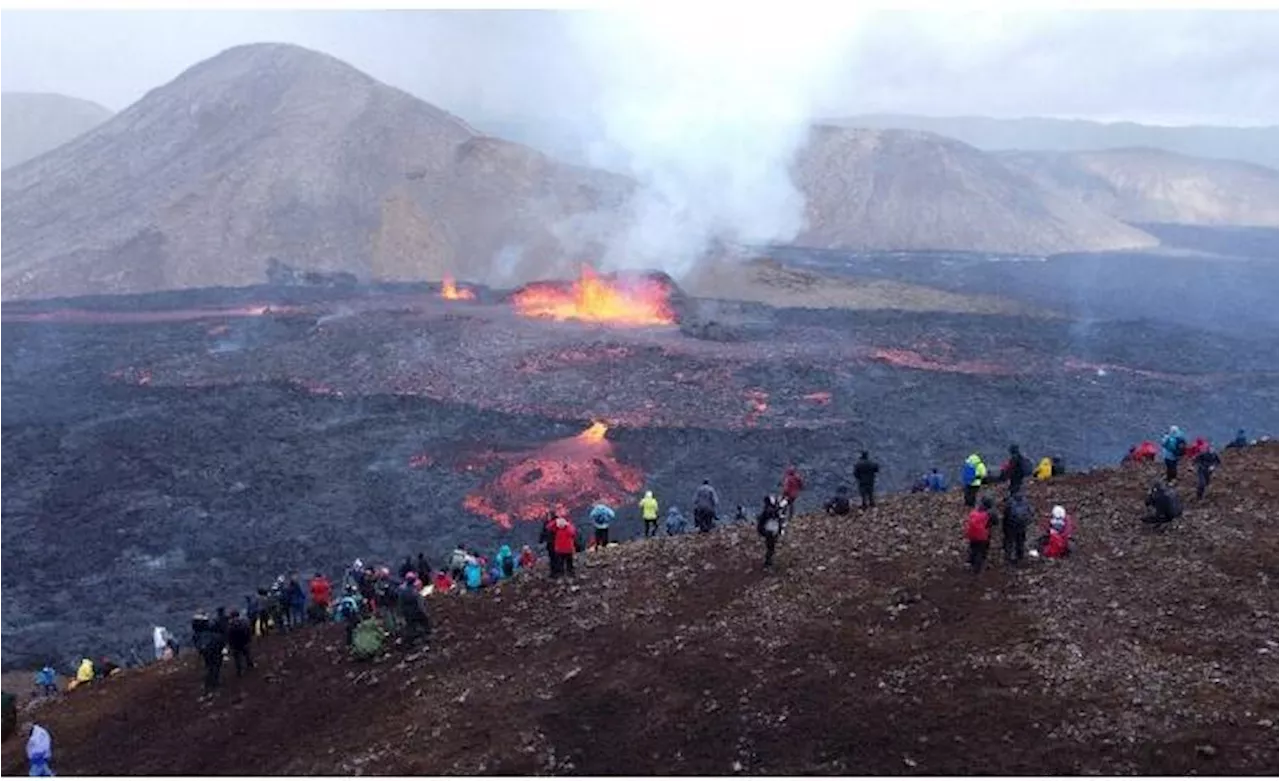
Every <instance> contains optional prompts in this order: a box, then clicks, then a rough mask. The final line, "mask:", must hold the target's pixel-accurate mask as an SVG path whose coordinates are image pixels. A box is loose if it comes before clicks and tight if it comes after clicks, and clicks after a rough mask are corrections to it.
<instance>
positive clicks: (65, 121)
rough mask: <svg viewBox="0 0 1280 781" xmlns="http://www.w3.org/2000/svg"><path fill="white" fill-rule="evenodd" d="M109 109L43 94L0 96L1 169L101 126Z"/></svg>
mask: <svg viewBox="0 0 1280 781" xmlns="http://www.w3.org/2000/svg"><path fill="white" fill-rule="evenodd" d="M110 118H111V111H110V110H109V109H106V108H103V107H102V106H99V105H98V104H97V103H92V102H90V101H87V100H80V99H79V98H71V97H67V96H66V95H54V94H51V93H43V92H6V93H4V94H3V95H0V131H2V132H0V139H2V140H0V166H3V167H4V168H12V167H14V166H15V165H19V164H21V163H25V162H26V161H28V160H30V159H31V158H33V157H36V156H37V155H42V154H44V153H45V152H48V151H49V150H50V149H54V148H56V147H59V146H62V145H63V144H65V143H67V142H68V141H70V140H71V139H73V138H75V137H76V136H79V135H81V134H83V133H87V132H88V131H90V130H92V129H93V128H95V127H97V126H98V125H101V124H102V123H103V122H106V121H107V120H108V119H110Z"/></svg>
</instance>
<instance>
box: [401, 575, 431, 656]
mask: <svg viewBox="0 0 1280 781" xmlns="http://www.w3.org/2000/svg"><path fill="white" fill-rule="evenodd" d="M397 597H398V599H399V602H400V617H401V618H403V619H404V638H405V640H406V641H409V642H413V641H417V640H419V639H426V638H429V637H430V636H431V619H430V618H429V617H428V616H427V606H426V603H425V602H424V601H423V599H422V583H421V582H419V580H418V576H417V573H414V572H410V573H408V575H406V576H405V580H404V583H402V584H401V586H400V590H399V593H398V595H397Z"/></svg>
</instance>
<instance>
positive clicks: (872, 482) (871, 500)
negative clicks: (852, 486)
mask: <svg viewBox="0 0 1280 781" xmlns="http://www.w3.org/2000/svg"><path fill="white" fill-rule="evenodd" d="M879 471H880V465H879V464H877V463H876V462H875V461H872V460H871V456H870V454H868V453H867V451H865V450H864V451H862V454H861V455H859V456H858V461H857V463H855V464H854V465H853V479H854V482H856V483H857V484H858V496H859V498H861V499H862V509H864V510H865V509H867V508H869V507H875V506H876V473H877V472H879Z"/></svg>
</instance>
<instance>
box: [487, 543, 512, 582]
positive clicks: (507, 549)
mask: <svg viewBox="0 0 1280 781" xmlns="http://www.w3.org/2000/svg"><path fill="white" fill-rule="evenodd" d="M493 560H494V564H495V565H496V566H497V567H498V570H499V572H500V573H501V576H502V577H504V578H509V577H511V576H512V575H515V574H516V555H515V554H514V553H512V552H511V546H510V545H507V544H506V543H503V544H502V545H501V546H500V547H499V548H498V555H496V556H494V557H493Z"/></svg>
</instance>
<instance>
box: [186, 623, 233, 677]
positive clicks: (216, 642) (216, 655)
mask: <svg viewBox="0 0 1280 781" xmlns="http://www.w3.org/2000/svg"><path fill="white" fill-rule="evenodd" d="M191 627H192V629H193V630H194V635H195V636H194V637H193V638H192V641H191V642H192V645H194V646H195V648H196V650H197V651H198V652H199V653H200V658H201V659H202V660H203V661H204V693H205V694H206V695H207V694H212V693H213V692H214V690H216V689H217V688H218V679H219V677H220V676H221V674H222V649H223V648H225V647H226V644H227V643H226V636H225V635H223V634H221V633H219V632H218V627H217V624H216V623H215V622H213V621H210V620H209V618H208V617H207V616H205V615H204V614H202V613H200V614H197V615H196V617H195V618H193V619H192V620H191Z"/></svg>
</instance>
